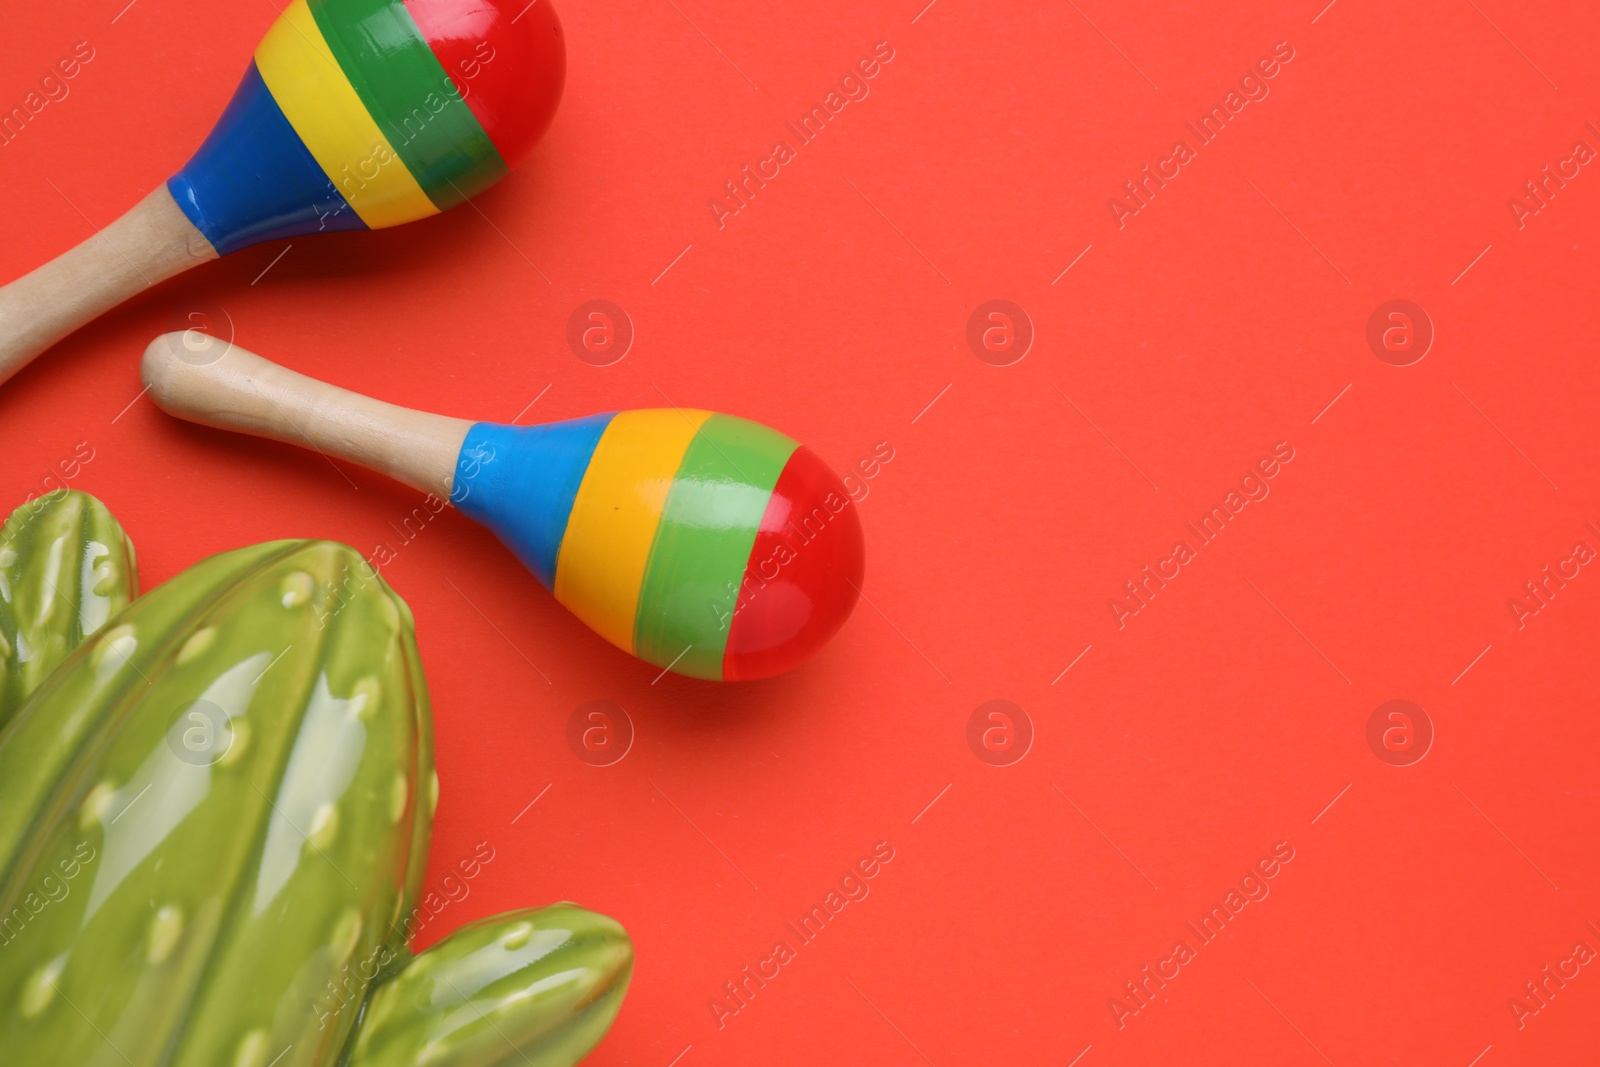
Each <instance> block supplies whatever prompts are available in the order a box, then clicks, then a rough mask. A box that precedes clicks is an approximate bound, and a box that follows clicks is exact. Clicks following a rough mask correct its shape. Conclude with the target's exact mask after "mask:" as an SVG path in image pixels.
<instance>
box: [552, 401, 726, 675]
mask: <svg viewBox="0 0 1600 1067" xmlns="http://www.w3.org/2000/svg"><path fill="white" fill-rule="evenodd" d="M710 416H711V413H710V412H709V411H693V410H679V409H675V408H652V409H646V410H641V411H624V412H621V413H620V414H618V415H617V416H616V417H615V418H613V419H612V420H611V422H610V424H609V425H607V426H606V430H605V433H603V434H602V435H601V436H600V443H599V444H598V445H596V446H595V450H594V455H593V456H592V457H591V459H590V460H589V469H588V471H587V472H586V473H585V474H584V477H583V483H582V484H581V485H579V486H578V493H577V496H576V497H575V498H574V499H573V502H572V514H571V515H570V516H569V517H568V519H567V528H566V533H565V536H564V537H563V538H562V541H561V554H560V556H559V558H558V560H557V562H556V581H555V594H556V599H557V600H559V601H561V603H563V604H565V605H566V606H567V607H568V609H570V610H571V611H572V613H573V614H574V615H576V616H578V618H580V619H582V620H583V621H584V622H585V623H587V624H588V625H589V626H590V627H591V628H592V629H594V630H595V631H596V632H597V633H599V634H600V635H601V636H602V637H604V638H605V639H606V640H608V641H610V642H611V643H612V644H614V645H616V646H618V647H619V648H624V649H627V650H628V651H629V652H632V651H633V650H634V619H635V617H636V615H637V612H638V607H639V591H640V588H641V587H642V585H643V584H644V575H645V568H646V566H647V565H648V564H649V562H650V548H651V546H652V544H653V543H654V541H655V536H656V527H657V526H658V525H660V522H661V511H662V509H663V508H664V507H665V506H666V503H667V496H668V494H669V493H670V492H671V490H672V486H673V480H674V478H675V477H676V476H677V473H678V468H679V467H680V466H681V465H682V464H683V456H684V453H685V452H686V451H688V448H689V443H690V442H691V441H692V440H693V439H694V436H695V433H696V432H697V431H698V430H699V429H700V426H701V424H703V423H704V422H705V421H706V419H708V418H709V417H710Z"/></svg>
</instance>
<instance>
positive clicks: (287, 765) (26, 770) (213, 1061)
mask: <svg viewBox="0 0 1600 1067" xmlns="http://www.w3.org/2000/svg"><path fill="white" fill-rule="evenodd" d="M368 575H371V572H370V571H369V570H366V569H365V564H364V562H363V561H362V560H361V558H360V557H359V556H358V555H357V554H356V553H355V552H354V551H353V550H351V549H349V548H346V547H344V546H342V545H334V544H330V543H327V542H276V543H272V544H266V545H259V546H255V547H253V548H247V549H241V550H239V551H236V552H230V553H227V554H225V555H222V556H217V557H213V558H211V559H209V560H206V561H204V562H202V563H200V564H198V565H197V566H195V567H193V568H191V569H190V570H188V571H186V572H185V573H183V574H182V575H179V576H178V577H176V578H174V579H173V580H171V581H170V582H168V583H166V584H165V585H163V586H161V587H160V588H158V589H156V590H155V591H153V592H152V593H150V594H148V595H146V596H145V597H143V598H141V599H139V600H137V601H135V602H134V603H133V604H132V605H131V606H130V607H129V608H128V609H127V610H126V611H125V612H123V613H122V614H121V615H120V616H118V617H117V619H116V620H115V621H114V623H113V625H111V626H110V627H109V628H107V629H105V630H103V631H101V632H100V633H99V634H97V635H96V636H95V637H94V638H92V639H91V640H90V641H89V642H88V643H86V645H85V646H84V648H83V649H82V651H81V653H80V655H79V657H77V658H75V659H74V660H73V661H71V662H70V663H69V664H68V666H67V669H64V670H61V671H57V672H56V673H55V674H53V675H52V676H51V677H50V678H49V680H47V681H46V683H45V684H44V685H43V686H42V687H41V688H40V690H39V691H38V692H37V693H36V694H35V696H34V699H32V700H30V701H29V702H28V704H27V705H26V706H25V707H24V708H23V711H22V713H21V714H20V716H19V717H18V719H17V721H16V723H15V724H14V726H13V728H12V729H11V730H9V731H8V732H7V733H6V734H5V735H4V736H3V737H0V871H4V872H5V873H4V875H3V877H0V916H5V917H6V920H5V925H4V930H3V934H4V941H5V944H4V945H0V1033H4V1035H5V1038H6V1046H7V1056H8V1058H14V1060H15V1062H18V1063H51V1064H62V1065H78V1064H83V1065H87V1064H98V1063H109V1062H132V1063H135V1064H141V1065H142V1064H151V1063H161V1064H165V1065H171V1067H191V1065H192V1067H200V1065H205V1067H214V1065H217V1064H228V1065H256V1067H265V1065H266V1064H267V1063H269V1062H272V1061H273V1060H274V1057H277V1056H279V1054H280V1052H281V1053H282V1058H281V1059H278V1060H277V1061H276V1067H310V1065H317V1067H321V1065H323V1064H328V1063H331V1062H332V1059H333V1056H334V1054H336V1053H337V1051H338V1050H339V1048H340V1047H341V1045H342V1041H343V1038H344V1035H345V1034H346V1033H347V1032H348V1030H349V1028H350V1027H351V1025H352V1024H353V1023H354V1021H355V1018H356V1015H357V1011H356V1007H357V1004H358V1003H359V996H358V997H357V1003H349V1004H340V1005H336V1009H337V1010H325V1011H323V1012H321V1013H320V1014H319V1012H317V1011H314V1010H313V1005H316V1004H317V1003H318V1002H319V1001H320V1002H323V1003H326V998H327V996H328V990H329V989H337V988H340V987H341V986H342V985H343V984H344V982H345V980H346V979H347V978H349V977H350V975H351V974H352V973H354V974H357V975H359V974H361V972H362V971H363V969H364V968H365V967H366V966H367V964H368V961H370V960H372V959H374V958H376V956H377V955H378V954H380V953H382V952H383V951H384V950H385V949H387V950H389V951H390V952H394V951H396V950H398V948H399V947H400V940H401V934H400V932H399V931H400V929H402V928H403V927H401V926H397V920H398V919H399V917H400V916H402V915H404V914H406V913H407V912H408V911H409V909H410V906H411V901H412V900H413V899H414V898H415V896H416V893H417V890H418V888H419V884H420V881H421V878H422V875H423V871H424V863H425V861H426V852H427V840H428V833H429V828H430V822H431V813H432V804H433V802H434V801H435V800H436V797H437V783H436V779H435V778H434V777H433V771H432V735H431V720H430V718H429V714H428V706H427V696H426V688H425V685H424V683H423V680H422V673H421V669H420V664H419V662H418V659H417V653H416V646H415V643H414V639H413V636H412V627H411V618H410V612H409V610H408V609H407V608H406V607H405V605H404V604H403V603H402V602H401V601H400V600H399V599H398V598H397V597H395V596H394V595H393V594H392V593H391V592H390V591H389V589H388V588H387V586H386V585H384V583H383V582H382V580H381V579H379V578H377V577H376V576H375V575H371V576H370V577H367V576H368ZM419 795H420V797H421V799H420V801H419V799H418V797H419ZM370 973H371V972H370V970H368V971H367V977H370ZM330 983H332V985H330ZM364 987H365V978H360V979H358V980H356V981H355V982H354V989H355V992H356V994H359V993H360V992H362V991H363V990H364ZM284 1050H287V1051H284Z"/></svg>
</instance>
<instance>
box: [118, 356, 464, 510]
mask: <svg viewBox="0 0 1600 1067" xmlns="http://www.w3.org/2000/svg"><path fill="white" fill-rule="evenodd" d="M141 374H142V376H143V378H144V383H145V385H147V386H148V387H149V389H150V395H151V397H152V398H154V400H155V402H156V404H157V405H158V406H159V407H160V408H161V410H163V411H165V412H167V413H168V414H169V415H176V416H178V417H179V418H181V419H187V420H188V421H190V422H197V423H200V424H201V425H204V426H214V427H216V428H218V429H223V430H237V431H239V432H242V433H248V434H254V435H255V436H257V437H267V438H271V439H272V440H274V441H284V442H286V443H288V444H294V445H300V446H302V447H305V448H312V449H316V450H317V451H318V452H321V453H323V454H324V455H326V456H336V457H338V458H340V459H346V460H349V461H351V462H352V463H357V464H360V465H361V466H363V467H369V468H372V469H373V470H379V471H382V472H384V473H385V474H387V475H389V476H390V477H391V478H394V479H395V480H397V481H400V482H404V483H405V484H406V485H409V486H411V487H412V488H413V489H420V490H422V491H423V492H425V493H433V494H434V495H435V496H438V497H439V498H440V499H444V500H448V499H449V498H450V491H451V487H452V485H453V483H454V481H455V470H456V460H457V459H458V457H459V456H460V454H461V444H462V442H463V441H464V440H465V439H466V436H467V431H468V430H470V429H471V428H472V426H473V423H472V422H471V421H470V420H467V419H453V418H450V417H448V416H445V415H433V414H429V413H427V412H423V411H413V410H412V409H410V408H403V407H397V406H396V405H394V404H385V403H384V402H383V401H381V400H374V399H372V398H371V397H366V396H361V395H360V394H359V393H352V392H350V391H348V390H345V389H340V388H338V387H337V386H333V385H329V384H327V383H326V382H319V381H317V380H315V379H314V378H307V377H306V376H305V375H303V374H296V373H295V372H294V371H292V370H288V369H286V368H284V367H280V366H278V365H277V364H276V363H272V362H270V361H269V360H265V359H262V358H261V357H260V356H258V355H256V354H255V353H253V352H247V351H246V350H244V349H243V348H240V347H239V346H237V345H233V344H229V343H228V342H227V341H223V340H219V339H218V338H215V337H212V336H210V335H209V334H204V333H198V332H196V331H193V330H189V331H185V332H181V333H169V334H164V335H162V336H161V337H158V338H156V339H155V340H154V341H152V342H150V346H149V347H148V348H146V349H145V353H144V362H143V364H142V366H141Z"/></svg>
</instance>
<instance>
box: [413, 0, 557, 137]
mask: <svg viewBox="0 0 1600 1067" xmlns="http://www.w3.org/2000/svg"><path fill="white" fill-rule="evenodd" d="M405 2H406V10H407V11H409V12H410V13H411V18H412V20H413V21H415V22H416V24H417V28H418V29H419V30H421V31H422V36H423V38H424V39H426V40H427V42H428V47H429V48H431V49H433V54H434V55H435V56H437V57H438V58H439V63H440V64H441V65H442V66H443V67H444V69H445V72H446V73H447V74H449V75H450V77H451V79H452V80H453V81H454V82H455V83H456V87H457V88H458V90H459V91H460V94H461V97H462V99H464V100H466V102H467V107H469V108H471V109H472V113H473V114H474V115H476V116H477V117H478V121H479V122H480V123H482V124H483V128H484V130H485V131H486V132H487V133H488V134H489V139H490V140H491V141H493V142H494V145H495V147H496V148H497V149H499V150H500V158H502V159H504V160H505V161H506V164H507V165H508V166H510V167H516V166H517V165H518V164H519V163H521V162H522V161H523V160H524V159H525V158H527V155H528V153H529V152H530V151H532V150H533V146H534V145H535V144H537V143H538V141H539V138H541V137H543V136H544V132H545V130H547V129H549V127H550V120H551V119H553V118H555V114H556V105H557V104H559V103H560V102H561V90H562V87H563V85H564V83H565V81H566V76H567V45H566V41H565V39H564V36H563V34H562V31H561V22H560V20H559V19H558V18H557V17H556V10H555V8H554V7H553V6H552V5H551V4H550V0H538V2H537V3H531V4H530V3H528V0H405Z"/></svg>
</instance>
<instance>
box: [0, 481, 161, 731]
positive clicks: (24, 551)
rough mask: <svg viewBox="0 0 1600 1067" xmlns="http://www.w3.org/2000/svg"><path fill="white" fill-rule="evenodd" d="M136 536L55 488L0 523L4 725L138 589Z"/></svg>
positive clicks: (90, 500)
mask: <svg viewBox="0 0 1600 1067" xmlns="http://www.w3.org/2000/svg"><path fill="white" fill-rule="evenodd" d="M138 584H139V579H138V569H137V566H136V564H135V561H134V553H133V544H132V542H130V541H129V540H128V538H127V535H126V534H124V533H123V532H122V527H121V526H120V525H119V524H118V523H117V520H116V519H114V518H112V516H111V512H109V511H107V510H106V506H105V505H104V504H102V503H100V501H98V500H96V499H95V498H94V497H92V496H90V495H89V494H87V493H80V492H78V491H76V490H73V489H58V490H56V491H55V492H52V493H47V494H45V495H44V496H42V497H38V498H36V499H34V500H30V501H29V502H28V503H26V504H24V505H22V507H20V508H18V509H17V510H16V511H14V512H13V513H12V514H11V517H10V518H9V519H7V520H6V523H5V526H4V527H0V729H3V728H4V727H5V724H6V723H7V722H9V721H11V718H12V717H13V716H14V715H15V714H16V712H17V709H18V708H20V707H21V706H22V702H23V701H24V700H26V699H27V697H28V694H29V693H31V692H33V691H34V690H35V689H36V688H38V686H39V683H40V682H42V681H44V679H45V677H46V676H47V675H48V674H49V673H50V672H51V671H53V670H55V668H56V667H57V665H59V664H60V663H61V662H62V661H63V660H65V659H66V658H67V656H69V655H70V654H71V653H72V651H73V650H74V649H76V648H77V647H78V646H79V645H80V644H82V643H83V640H84V638H86V637H88V636H89V635H91V634H93V633H94V632H95V631H96V630H99V629H100V627H101V626H103V625H105V622H106V620H107V619H109V618H111V616H113V615H115V614H116V613H117V612H119V611H121V610H122V609H123V608H125V607H127V605H128V602H129V601H130V600H132V599H133V598H134V597H135V596H136V595H137V594H138Z"/></svg>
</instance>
